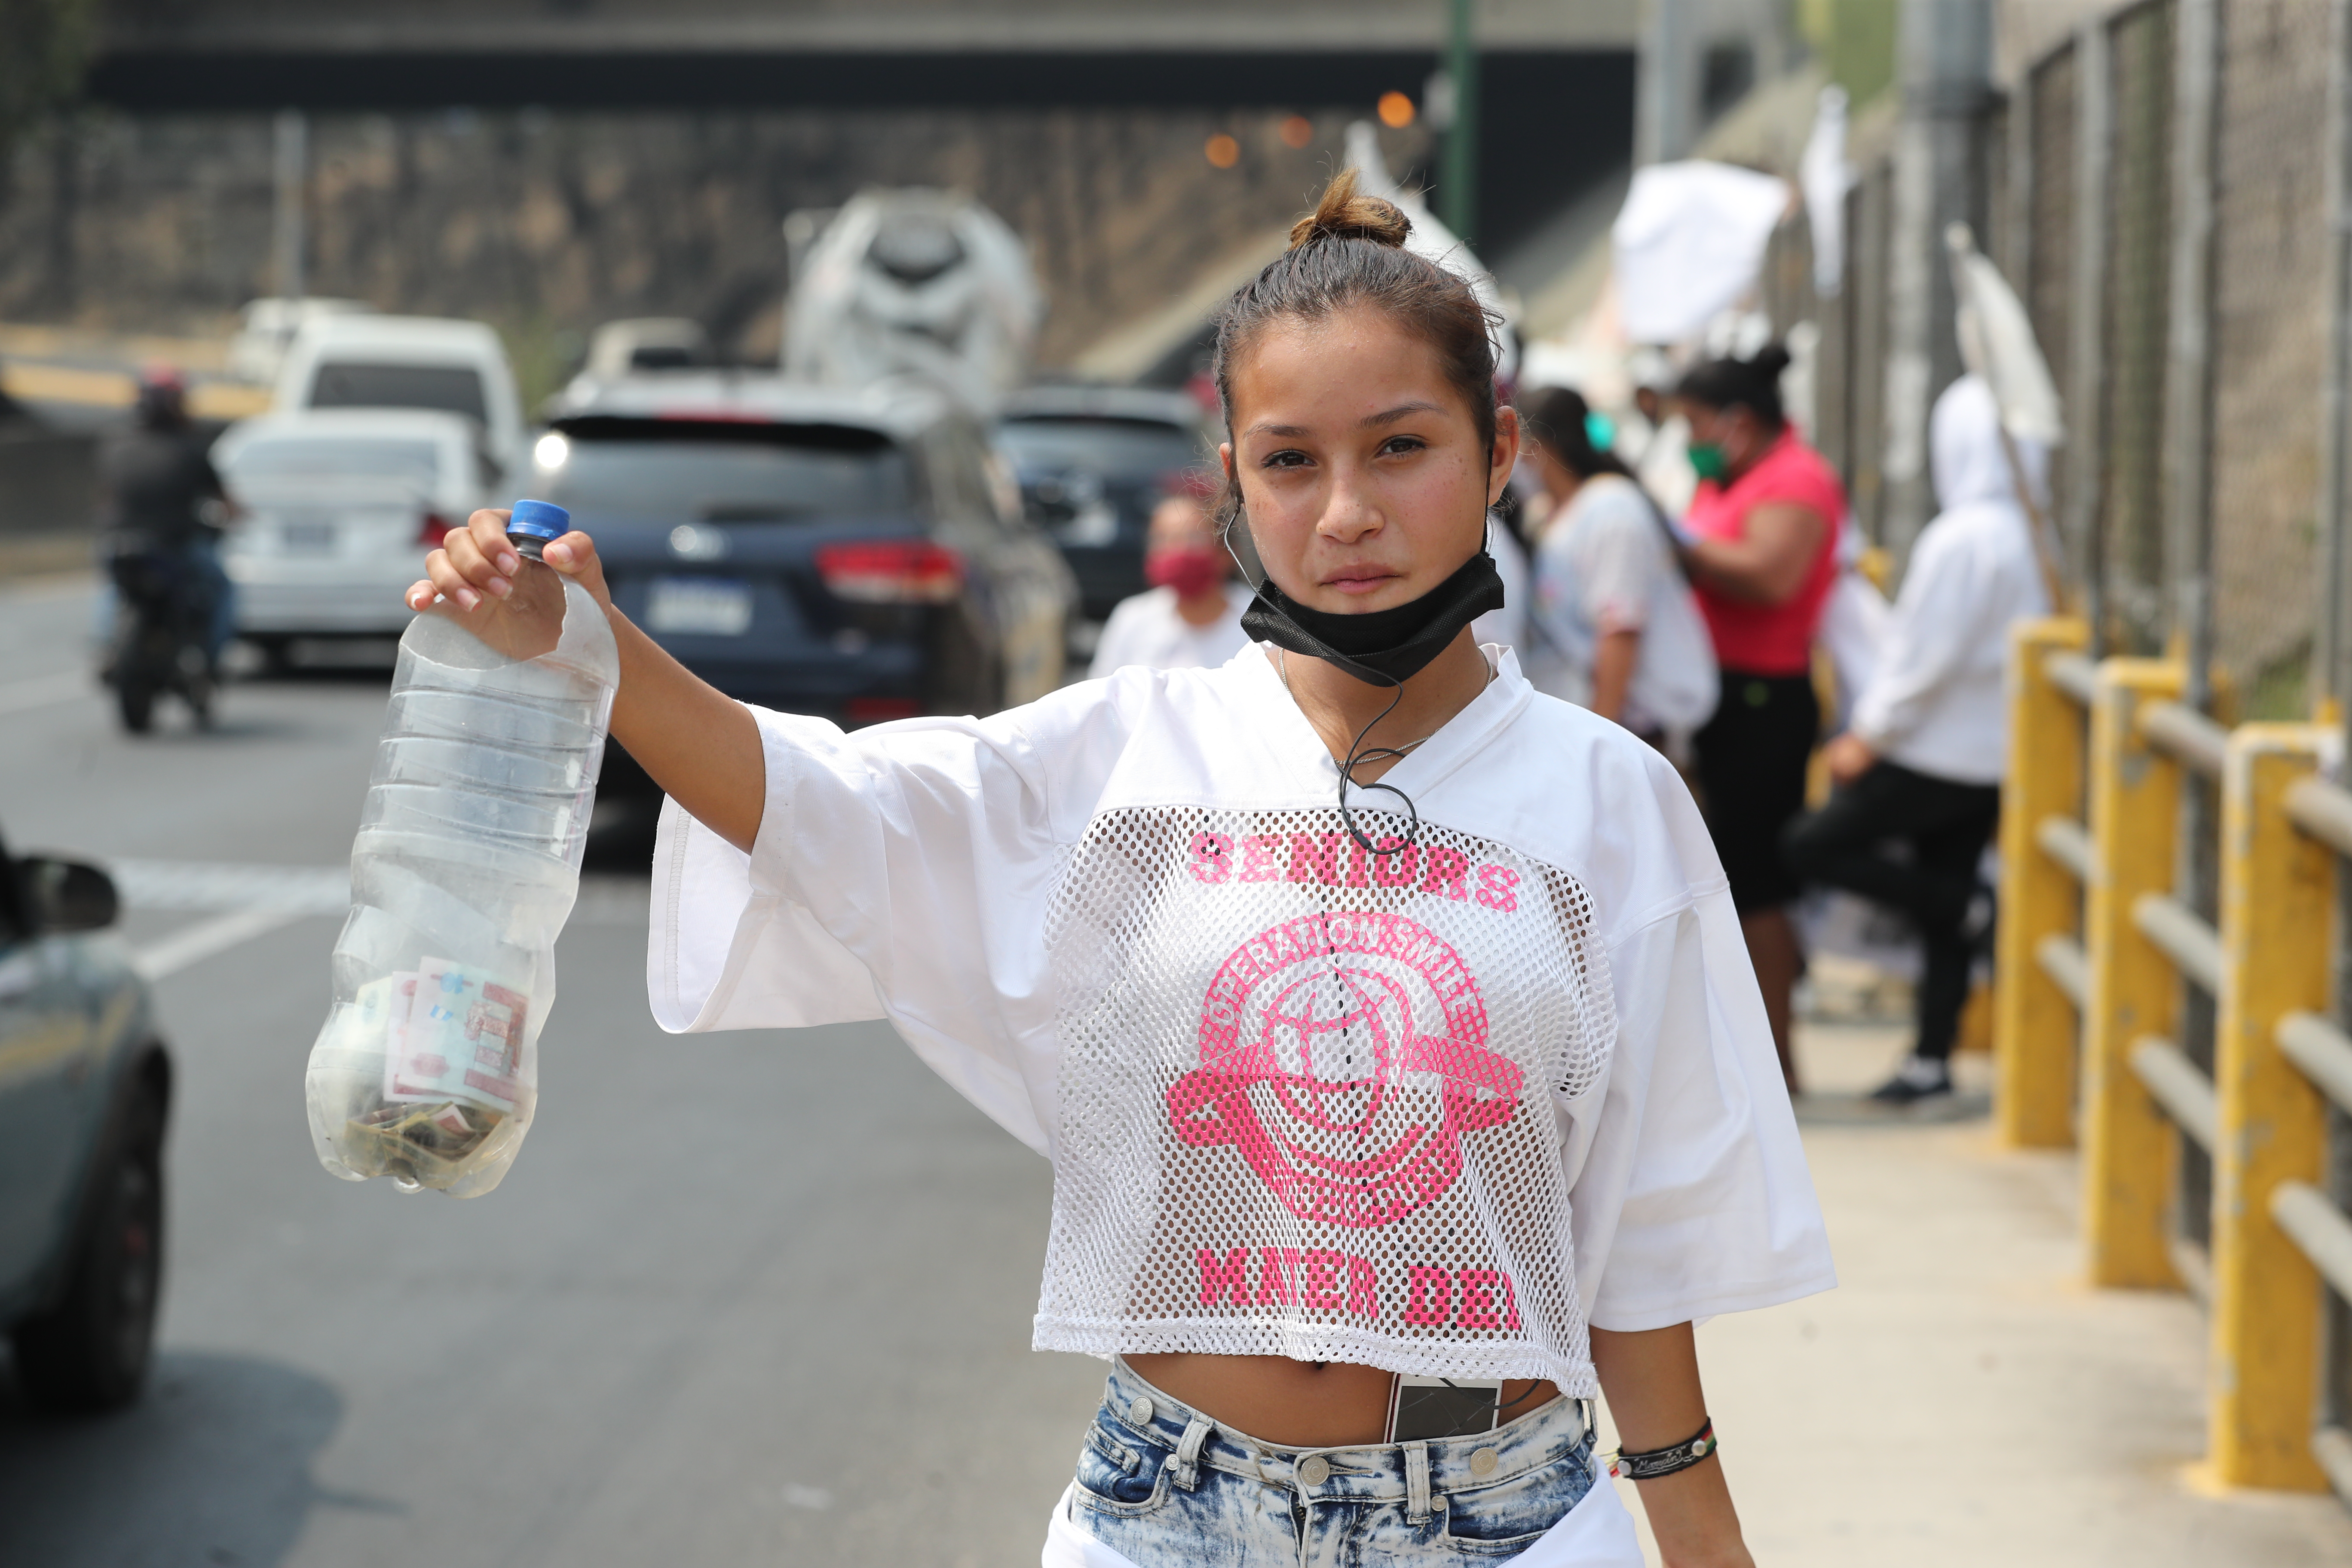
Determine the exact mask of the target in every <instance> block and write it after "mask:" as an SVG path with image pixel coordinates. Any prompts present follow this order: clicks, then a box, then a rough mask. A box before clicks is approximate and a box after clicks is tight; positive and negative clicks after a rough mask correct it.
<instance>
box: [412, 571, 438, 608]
mask: <svg viewBox="0 0 2352 1568" xmlns="http://www.w3.org/2000/svg"><path fill="white" fill-rule="evenodd" d="M406 597H407V600H408V607H409V608H410V609H412V610H423V609H429V608H431V607H432V604H433V579H431V578H430V577H420V578H418V579H417V580H416V581H415V582H414V583H411V584H409V585H408V593H407V595H406Z"/></svg>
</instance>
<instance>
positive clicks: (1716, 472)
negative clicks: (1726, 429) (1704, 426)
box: [1690, 441, 1723, 479]
mask: <svg viewBox="0 0 2352 1568" xmlns="http://www.w3.org/2000/svg"><path fill="white" fill-rule="evenodd" d="M1690 466H1691V471H1692V472H1694V473H1696V475H1698V477H1699V478H1700V479H1721V478H1723V448H1722V447H1718V446H1717V445H1716V444H1715V443H1714V442H1712V441H1693V442H1692V443H1691V444H1690Z"/></svg>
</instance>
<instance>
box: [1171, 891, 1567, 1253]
mask: <svg viewBox="0 0 2352 1568" xmlns="http://www.w3.org/2000/svg"><path fill="white" fill-rule="evenodd" d="M1417 1017H1421V1018H1431V1017H1434V1018H1435V1019H1439V1020H1442V1026H1441V1028H1440V1029H1439V1030H1438V1031H1436V1032H1428V1031H1425V1030H1424V1029H1423V1028H1422V1027H1421V1026H1419V1025H1418V1024H1416V1022H1415V1020H1416V1018H1417ZM1200 1048H1201V1065H1200V1067H1199V1068H1195V1069H1194V1070H1192V1071H1191V1072H1188V1073H1186V1074H1185V1075H1184V1076H1183V1077H1182V1078H1181V1079H1177V1080H1176V1082H1175V1084H1174V1085H1173V1086H1172V1087H1171V1088H1170V1089H1169V1090H1168V1111H1169V1116H1170V1119H1171V1123H1172V1125H1173V1127H1174V1129H1175V1131H1176V1134H1177V1136H1178V1137H1180V1138H1181V1139H1182V1140H1183V1141H1184V1142H1186V1143H1188V1144H1190V1145H1192V1147H1194V1148H1205V1147H1210V1146H1213V1145H1216V1144H1220V1143H1232V1144H1234V1145H1235V1146H1236V1147H1237V1148H1238V1149H1239V1151H1240V1152H1241V1155H1242V1158H1243V1159H1244V1160H1245V1161H1247V1162H1248V1163H1249V1166H1250V1169H1251V1170H1253V1171H1255V1173H1257V1176H1258V1179H1259V1180H1260V1181H1262V1182H1264V1183H1265V1184H1266V1187H1267V1189H1268V1190H1269V1191H1271V1192H1272V1193H1274V1194H1275V1195H1276V1197H1277V1198H1279V1199H1280V1200H1281V1202H1282V1204H1283V1205H1284V1206H1285V1207H1286V1208H1287V1209H1289V1210H1290V1212H1291V1213H1293V1214H1295V1215H1297V1216H1298V1217H1299V1218H1301V1219H1304V1220H1318V1221H1322V1222H1324V1223H1327V1224H1333V1225H1343V1226H1354V1227H1358V1228H1369V1227H1371V1226H1383V1225H1391V1224H1393V1223H1394V1222H1396V1221H1397V1220H1400V1219H1402V1218H1403V1217H1404V1216H1405V1215H1409V1214H1412V1212H1414V1211H1415V1210H1417V1209H1420V1208H1423V1207H1425V1206H1426V1205H1430V1204H1432V1203H1434V1202H1436V1201H1437V1200H1438V1199H1439V1198H1440V1197H1443V1196H1444V1194H1445V1193H1446V1191H1447V1190H1448V1189H1449V1188H1451V1187H1452V1186H1453V1185H1454V1180H1455V1178H1457V1177H1458V1176H1460V1174H1461V1173H1462V1139H1463V1137H1464V1135H1465V1134H1467V1133H1470V1132H1475V1131H1479V1130H1481V1129H1484V1128H1488V1127H1498V1126H1501V1125H1502V1124H1503V1123H1505V1122H1507V1121H1510V1120H1511V1118H1512V1117H1513V1116H1515V1115H1516V1114H1517V1111H1518V1096H1519V1086H1520V1079H1521V1074H1520V1071H1519V1068H1517V1065H1516V1064H1514V1063H1513V1062H1511V1061H1510V1060H1509V1059H1508V1058H1505V1057H1503V1056H1501V1055H1499V1054H1497V1053H1496V1052H1494V1051H1490V1050H1488V1049H1486V1006H1485V1005H1484V1003H1483V1002H1482V1001H1481V1000H1480V999H1479V994H1478V985H1477V982H1476V980H1475V979H1474V978H1473V977H1472V976H1471V974H1470V973H1469V971H1468V970H1467V969H1466V968H1465V966H1464V965H1463V963H1462V959H1461V956H1460V954H1458V953H1456V952H1454V949H1453V948H1452V947H1450V946H1448V945H1447V944H1446V943H1445V942H1444V941H1442V940H1441V939H1439V938H1438V937H1437V936H1435V935H1434V934H1433V933H1432V932H1431V931H1428V930H1427V929H1426V928H1425V927H1423V926H1421V925H1419V924H1417V923H1415V922H1414V921H1410V920H1407V919H1406V918H1404V917H1403V916H1402V915H1393V914H1356V913H1329V914H1315V915H1308V916H1305V917H1303V918H1301V919H1299V920H1296V921H1289V922H1287V923H1286V924H1284V925H1280V926H1276V927H1275V928H1273V929H1272V930H1270V931H1262V932H1260V933H1259V934H1258V935H1257V936H1255V937H1254V938H1252V939H1251V940H1250V941H1249V942H1244V944H1243V945H1242V948H1241V950H1240V951H1239V952H1235V953H1234V955H1233V956H1232V957H1231V958H1229V959H1227V960H1226V961H1225V963H1224V966H1223V968H1222V969H1220V970H1219V971H1218V972H1217V976H1216V978H1215V980H1213V982H1211V984H1210V986H1209V994H1208V999H1207V1003H1206V1005H1205V1007H1204V1009H1203V1012H1202V1019H1201V1035H1200Z"/></svg>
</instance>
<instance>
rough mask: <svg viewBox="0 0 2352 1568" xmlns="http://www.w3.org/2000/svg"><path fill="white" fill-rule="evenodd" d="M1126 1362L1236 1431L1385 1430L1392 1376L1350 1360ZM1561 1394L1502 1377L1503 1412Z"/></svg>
mask: <svg viewBox="0 0 2352 1568" xmlns="http://www.w3.org/2000/svg"><path fill="white" fill-rule="evenodd" d="M1127 1364H1128V1365H1129V1366H1131V1367H1133V1368H1134V1369H1135V1373H1136V1375H1137V1376H1138V1377H1140V1378H1142V1379H1143V1381H1144V1382H1146V1383H1148V1384H1151V1385H1152V1386H1153V1387H1154V1388H1158V1389H1160V1390H1163V1391H1164V1392H1166V1393H1168V1394H1172V1395H1174V1396H1175V1397H1176V1398H1178V1399H1181V1400H1182V1401H1183V1402H1184V1403H1185V1404H1186V1405H1191V1406H1192V1408H1193V1409H1195V1410H1197V1411H1199V1412H1201V1414H1202V1415H1206V1416H1208V1417H1209V1418H1210V1419H1212V1420H1213V1421H1216V1422H1218V1423H1219V1424H1221V1425H1223V1426H1231V1427H1233V1428H1234V1429H1235V1430H1236V1431H1241V1432H1246V1433H1248V1434H1249V1435H1250V1436H1253V1437H1259V1438H1263V1439H1264V1440H1265V1441H1266V1442H1268V1443H1279V1444H1281V1445H1282V1446H1283V1447H1286V1448H1347V1447H1363V1446H1365V1445H1368V1444H1376V1443H1378V1442H1380V1441H1381V1438H1382V1437H1384V1436H1387V1433H1388V1425H1389V1384H1390V1383H1391V1381H1392V1380H1391V1375H1390V1374H1389V1373H1385V1372H1382V1371H1381V1370H1380V1369H1379V1368H1378V1367H1370V1366H1357V1365H1354V1364H1353V1363H1349V1362H1344V1361H1329V1362H1311V1361H1292V1360H1290V1359H1289V1358H1288V1357H1286V1356H1278V1355H1194V1354H1189V1353H1177V1354H1166V1355H1130V1356H1129V1357H1128V1358H1127ZM1558 1395H1559V1387H1558V1385H1557V1384H1553V1383H1551V1382H1549V1380H1546V1381H1543V1382H1531V1381H1529V1380H1528V1379H1526V1378H1513V1379H1510V1380H1509V1381H1507V1382H1506V1383H1505V1384H1503V1406H1504V1408H1503V1419H1505V1420H1506V1421H1509V1420H1514V1419H1516V1418H1517V1417H1518V1416H1521V1415H1527V1414H1528V1413H1529V1412H1530V1411H1533V1410H1537V1409H1539V1408H1541V1407H1542V1406H1543V1405H1548V1404H1549V1403H1550V1402H1551V1401H1552V1400H1553V1399H1554V1398H1556V1397H1557V1396H1558Z"/></svg>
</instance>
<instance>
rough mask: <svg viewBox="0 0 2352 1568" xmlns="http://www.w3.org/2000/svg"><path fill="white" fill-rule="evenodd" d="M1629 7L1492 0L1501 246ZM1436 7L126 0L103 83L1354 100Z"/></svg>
mask: <svg viewBox="0 0 2352 1568" xmlns="http://www.w3.org/2000/svg"><path fill="white" fill-rule="evenodd" d="M1639 9H1640V5H1639V0H1483V3H1482V4H1481V5H1479V8H1478V27H1479V40H1480V44H1481V56H1482V58H1481V75H1482V84H1483V97H1482V112H1481V115H1480V124H1479V131H1480V135H1479V145H1480V158H1479V165H1480V166H1479V183H1480V188H1481V189H1482V190H1483V191H1485V192H1487V193H1489V194H1490V195H1489V198H1488V200H1487V201H1486V203H1485V204H1483V205H1484V208H1485V211H1486V214H1487V215H1488V216H1487V217H1486V221H1485V222H1484V223H1482V225H1481V233H1480V240H1481V244H1482V248H1485V249H1486V250H1487V251H1488V252H1489V254H1497V253H1501V252H1507V251H1508V250H1509V249H1510V248H1511V247H1513V246H1514V245H1516V244H1517V243H1518V242H1519V241H1520V240H1522V239H1524V238H1526V237H1528V236H1529V235H1531V234H1533V233H1535V232H1537V231H1538V230H1539V229H1540V228H1541V227H1542V226H1543V225H1544V224H1545V223H1546V221H1547V220H1549V218H1551V217H1552V216H1553V215H1556V214H1558V213H1559V212H1560V211H1561V210H1562V209H1563V208H1564V207H1565V206H1566V205H1568V204H1569V203H1570V201H1571V200H1572V199H1573V198H1574V197H1576V196H1577V195H1580V194H1582V193H1584V192H1586V191H1588V190H1590V189H1591V188H1592V187H1593V186H1594V185H1595V184H1597V183H1599V182H1600V181H1601V180H1603V179H1605V178H1607V177H1608V176H1609V174H1611V173H1612V171H1614V170H1616V169H1619V168H1621V167H1622V166H1623V164H1624V163H1625V162H1626V160H1627V159H1628V158H1629V157H1630V155H1631V153H1632V148H1633V83H1634V54H1633V48H1634V43H1635V37H1636V32H1637V22H1638V14H1639ZM1445 22H1446V7H1445V5H1444V0H1274V3H1271V4H1269V3H1267V0H1255V3H1252V0H1195V3H1192V4H1183V5H1169V4H1165V3H1164V0H664V3H662V4H654V3H652V0H342V3H339V4H336V5H331V6H330V5H320V4H318V3H317V0H116V3H115V4H114V5H112V6H111V8H110V10H109V11H108V13H107V23H106V30H105V33H104V41H103V43H102V45H101V47H100V52H99V55H98V58H97V60H96V62H95V66H94V68H93V70H92V72H91V75H90V78H89V91H90V94H91V96H92V97H93V98H95V99H96V100H99V101H100V102H103V103H106V104H109V105H111V106H113V107H116V108H119V109H121V110H127V111H129V112H131V113H134V114H156V113H175V112H178V113H184V112H190V111H194V112H228V113H233V112H250V111H253V110H275V109H301V110H312V111H315V112H319V113H337V112H351V111H355V110H366V111H373V110H388V111H399V110H433V109H438V108H443V107H453V106H460V105H464V106H474V107H479V108H484V109H492V108H501V107H506V108H521V107H525V106H530V107H538V108H545V109H551V110H565V109H577V110H628V109H646V110H701V109H707V110H926V109H959V110H1054V109H1117V110H1145V111H1150V110H1228V109H1229V110H1269V109H1272V110H1283V109H1296V110H1302V111H1305V112H1308V113H1313V112H1316V111H1318V110H1349V111H1353V112H1368V111H1369V110H1370V108H1371V106H1372V105H1373V104H1374V103H1375V102H1376V101H1377V100H1379V98H1380V97H1381V94H1383V93H1385V92H1389V91H1392V90H1393V91H1402V92H1405V93H1406V94H1408V95H1409V96H1411V97H1412V99H1413V100H1415V101H1416V102H1419V100H1421V99H1422V97H1423V89H1424V87H1425V84H1426V83H1427V81H1428V79H1429V77H1430V75H1431V73H1432V72H1433V71H1434V70H1435V69H1436V68H1437V65H1438V61H1439V57H1440V54H1441V51H1442V49H1443V47H1444V29H1445ZM1504 193H1508V195H1507V198H1504V199H1496V198H1500V197H1503V196H1504Z"/></svg>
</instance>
